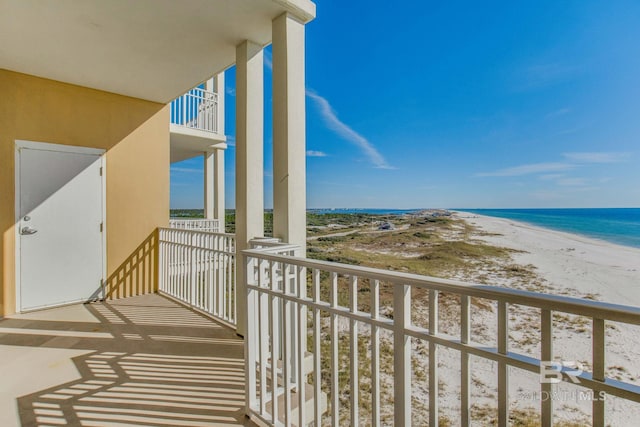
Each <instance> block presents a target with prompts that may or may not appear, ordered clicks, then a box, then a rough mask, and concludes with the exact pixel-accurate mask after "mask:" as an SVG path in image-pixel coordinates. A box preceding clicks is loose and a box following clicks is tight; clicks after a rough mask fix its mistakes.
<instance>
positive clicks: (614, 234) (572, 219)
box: [456, 208, 640, 264]
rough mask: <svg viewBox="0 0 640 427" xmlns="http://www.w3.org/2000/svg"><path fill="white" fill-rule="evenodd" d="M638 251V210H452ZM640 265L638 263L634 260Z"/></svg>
mask: <svg viewBox="0 0 640 427" xmlns="http://www.w3.org/2000/svg"><path fill="white" fill-rule="evenodd" d="M456 210H457V211H462V212H471V213H476V214H478V215H486V216H494V217H498V218H507V219H513V220H516V221H521V222H526V223H529V224H532V225H536V226H540V227H545V228H550V229H553V230H557V231H564V232H567V233H574V234H581V235H583V236H586V237H591V238H596V239H601V240H606V241H608V242H611V243H616V244H619V245H625V246H632V247H635V248H640V208H590V209H586V208H585V209H456ZM638 263H639V264H640V260H638Z"/></svg>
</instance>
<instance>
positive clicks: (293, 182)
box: [272, 13, 307, 256]
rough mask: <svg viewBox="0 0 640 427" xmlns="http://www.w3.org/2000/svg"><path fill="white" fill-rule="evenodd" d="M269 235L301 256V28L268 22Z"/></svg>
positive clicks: (293, 22)
mask: <svg viewBox="0 0 640 427" xmlns="http://www.w3.org/2000/svg"><path fill="white" fill-rule="evenodd" d="M272 32H273V45H272V46H273V235H274V237H278V238H280V239H282V240H283V241H285V242H287V243H291V244H296V245H299V246H300V247H301V248H302V250H301V251H300V252H301V253H299V254H298V255H300V256H305V254H306V239H307V228H306V227H307V224H306V221H307V219H306V202H307V200H306V136H305V67H304V55H305V52H304V43H305V29H304V24H303V23H301V22H300V21H298V20H297V19H295V18H294V17H293V16H291V15H289V14H287V13H285V14H283V15H280V16H279V17H277V18H276V19H274V20H273V27H272Z"/></svg>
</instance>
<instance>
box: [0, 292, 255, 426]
mask: <svg viewBox="0 0 640 427" xmlns="http://www.w3.org/2000/svg"><path fill="white" fill-rule="evenodd" d="M0 378H1V381H0V425H1V426H5V427H6V426H20V425H22V426H63V425H68V426H124V425H126V426H134V425H135V426H142V425H144V426H193V427H195V426H233V425H253V424H251V423H250V422H249V421H248V420H247V419H246V418H245V417H244V390H245V386H244V359H243V341H242V340H241V339H240V338H238V337H237V336H236V334H235V332H234V331H232V330H231V329H229V328H227V327H225V326H222V325H220V324H218V323H216V322H214V321H212V320H210V319H208V318H207V317H204V316H202V315H200V314H198V313H196V312H193V311H191V310H189V309H188V308H185V307H183V306H182V305H180V304H177V303H175V302H173V301H171V300H169V299H166V298H164V297H162V296H159V295H144V296H138V297H133V298H126V299H121V300H115V301H108V302H104V303H95V304H86V305H72V306H67V307H61V308H55V309H50V310H44V311H39V312H34V313H29V314H23V315H17V316H13V317H11V318H8V319H4V320H1V321H0Z"/></svg>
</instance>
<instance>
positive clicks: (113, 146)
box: [0, 69, 169, 316]
mask: <svg viewBox="0 0 640 427" xmlns="http://www.w3.org/2000/svg"><path fill="white" fill-rule="evenodd" d="M141 78H144V77H143V76H141ZM15 140H27V141H38V142H49V143H55V144H66V145H74V146H83V147H93V148H102V149H105V150H107V152H106V161H107V174H106V187H107V194H106V200H107V221H106V225H107V230H106V232H107V234H106V236H107V275H108V276H112V275H113V274H114V272H118V271H120V270H122V271H123V274H124V273H126V271H129V269H125V268H122V266H123V265H127V264H128V263H131V261H132V259H133V260H134V261H136V260H138V257H139V254H138V252H139V250H140V247H141V245H142V247H145V245H148V244H149V242H150V240H149V239H150V238H153V236H154V235H155V234H154V233H155V231H154V230H155V229H156V227H158V226H166V225H167V223H168V216H169V215H168V213H169V108H168V107H167V106H166V105H163V104H157V103H153V102H148V101H144V100H140V99H135V98H129V97H125V96H120V95H115V94H111V93H107V92H101V91H97V90H92V89H87V88H83V87H79V86H74V85H69V84H64V83H60V82H55V81H52V80H46V79H41V78H37V77H33V76H28V75H25V74H18V73H14V72H10V71H6V70H1V69H0V239H1V240H0V316H2V315H7V314H12V313H14V312H15V299H16V298H15V292H16V289H15V256H14V253H15V229H14V222H15V182H14V157H15V152H14V150H15ZM152 240H153V239H152ZM154 256H155V255H154V254H150V255H149V257H150V259H149V260H148V262H153V258H154ZM144 269H145V270H151V269H152V265H151V266H149V265H148V263H147V261H145V266H144ZM125 270H126V271H125ZM141 277H143V276H141ZM144 280H145V281H149V280H153V281H155V277H153V276H148V275H145V276H144ZM141 288H142V287H141ZM144 288H145V289H147V290H148V289H149V288H150V285H146V286H144ZM134 291H135V290H133V291H129V292H124V294H129V293H131V292H134Z"/></svg>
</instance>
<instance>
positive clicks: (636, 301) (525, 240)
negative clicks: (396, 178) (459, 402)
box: [444, 212, 640, 426]
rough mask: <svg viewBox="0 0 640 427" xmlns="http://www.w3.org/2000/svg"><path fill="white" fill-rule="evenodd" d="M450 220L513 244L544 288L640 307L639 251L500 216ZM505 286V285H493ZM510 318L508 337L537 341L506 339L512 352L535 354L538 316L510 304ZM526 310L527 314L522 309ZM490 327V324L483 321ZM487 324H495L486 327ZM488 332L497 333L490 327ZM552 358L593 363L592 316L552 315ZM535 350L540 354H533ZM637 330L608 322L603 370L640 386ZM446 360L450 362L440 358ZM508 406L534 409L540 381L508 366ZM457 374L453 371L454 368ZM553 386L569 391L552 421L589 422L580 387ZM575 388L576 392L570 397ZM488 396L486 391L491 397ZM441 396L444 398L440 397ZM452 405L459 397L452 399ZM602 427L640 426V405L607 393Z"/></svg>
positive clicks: (479, 373)
mask: <svg viewBox="0 0 640 427" xmlns="http://www.w3.org/2000/svg"><path fill="white" fill-rule="evenodd" d="M455 217H457V218H460V219H463V220H465V221H467V222H468V223H469V224H472V225H473V226H475V227H477V230H478V232H477V233H476V235H475V236H473V238H475V239H480V240H483V241H485V242H487V243H489V244H491V245H495V246H501V247H506V248H511V249H514V250H516V251H518V252H517V253H514V254H513V261H514V262H515V263H517V264H520V265H522V266H529V267H528V268H532V267H533V268H532V269H533V271H535V274H536V276H537V277H538V278H539V280H542V282H543V284H544V291H545V292H548V293H553V294H564V295H570V296H574V297H578V298H582V297H587V298H589V299H595V300H597V301H601V302H607V303H614V304H622V305H629V306H636V307H640V249H636V248H631V247H625V246H620V245H615V244H612V243H608V242H604V241H601V240H596V239H591V238H587V237H583V236H579V235H574V234H570V233H563V232H558V231H553V230H549V229H545V228H541V227H536V226H532V225H529V224H525V223H521V222H517V221H513V220H509V219H502V218H493V217H486V216H478V215H475V214H469V213H466V212H456V213H455ZM497 285H500V286H509V283H497ZM514 312H515V313H513V315H512V321H511V322H510V331H513V332H511V333H510V339H513V338H514V337H516V338H517V337H520V338H521V339H520V340H519V341H518V340H517V339H514V341H518V342H519V343H522V342H526V340H523V339H522V338H523V337H524V338H527V337H529V338H531V339H532V340H533V343H534V345H524V344H518V343H513V344H511V349H512V351H515V352H517V353H525V354H527V353H528V354H530V355H531V356H533V357H536V358H539V342H538V343H536V341H537V340H539V332H538V331H539V329H538V328H539V323H537V320H538V319H539V318H538V317H537V315H534V316H532V317H531V318H530V319H529V320H524V321H523V318H522V317H523V316H522V315H521V314H519V313H518V312H517V307H514ZM523 313H524V312H523ZM488 320H489V322H488V325H491V324H492V323H493V322H492V321H491V319H488ZM489 329H493V327H491V326H489ZM487 333H488V334H492V333H494V331H491V330H489V331H487ZM553 346H554V356H555V358H556V360H557V359H562V360H564V361H579V362H580V363H583V364H584V366H585V369H586V370H590V362H591V354H592V353H591V352H592V350H591V321H590V319H588V318H583V317H575V316H562V317H556V318H555V320H554V342H553ZM536 353H537V354H536ZM639 356H640V327H637V326H630V325H626V324H620V323H611V322H608V323H607V332H606V367H607V376H608V377H609V378H614V379H618V380H622V381H625V382H628V383H631V384H635V385H637V386H640V357H639ZM444 365H445V366H446V365H447V363H446V361H445V363H444ZM479 368H480V369H474V378H475V379H476V380H477V382H478V383H479V384H493V383H495V378H494V377H495V375H494V374H495V372H494V368H493V367H492V366H490V365H487V366H484V367H480V366H479ZM510 372H511V374H510V375H511V380H510V384H511V385H510V392H509V395H510V403H511V407H512V409H518V408H519V409H524V408H527V407H529V408H539V405H540V402H539V400H536V398H535V397H534V398H528V397H527V396H526V395H524V394H522V392H525V391H536V390H537V391H539V390H540V384H539V378H536V377H535V376H532V375H531V374H527V375H525V374H523V373H522V372H519V371H518V370H516V369H512V370H511V371H510ZM451 374H452V375H453V376H454V377H455V375H456V374H455V370H453V371H452V373H451ZM555 387H556V390H557V391H561V392H564V391H567V392H568V393H569V394H565V395H564V396H562V397H559V398H558V399H557V401H554V407H555V408H556V414H558V415H557V417H556V419H559V420H566V421H573V422H578V423H579V424H580V423H581V422H585V421H584V420H589V418H590V414H591V402H589V401H580V400H579V399H578V398H576V395H575V392H577V391H580V390H584V389H582V388H580V387H577V386H573V385H570V384H567V383H562V384H560V385H557V386H555ZM485 389H486V387H485V388H483V387H480V388H477V390H476V393H474V394H475V395H476V396H475V398H476V401H477V402H481V403H482V402H483V401H485V402H487V403H493V405H495V401H494V402H491V399H486V398H485V397H486V396H485V394H486V391H485ZM571 393H573V394H571ZM489 397H490V396H489ZM445 400H446V399H445ZM450 404H451V405H452V407H455V405H456V402H455V401H452V402H450ZM606 407H607V411H606V421H607V425H612V426H636V425H640V424H639V423H638V420H639V419H640V404H635V403H630V402H626V401H622V400H620V399H617V398H612V397H609V396H608V397H607V403H606Z"/></svg>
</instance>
